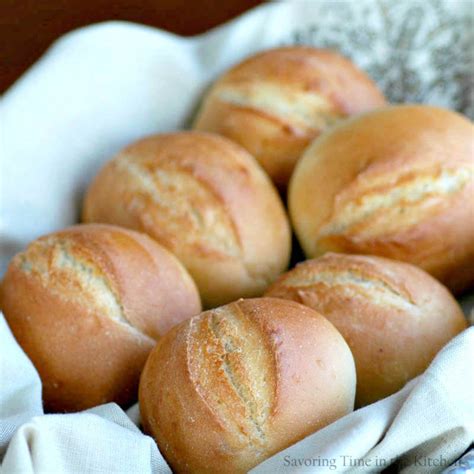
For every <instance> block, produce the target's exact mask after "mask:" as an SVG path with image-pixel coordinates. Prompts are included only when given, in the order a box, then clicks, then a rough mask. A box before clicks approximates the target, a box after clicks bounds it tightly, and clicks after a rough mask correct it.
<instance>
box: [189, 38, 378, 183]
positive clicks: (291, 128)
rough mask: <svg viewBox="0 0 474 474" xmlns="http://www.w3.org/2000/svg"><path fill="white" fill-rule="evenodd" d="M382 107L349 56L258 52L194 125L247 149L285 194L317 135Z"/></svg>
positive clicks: (223, 84)
mask: <svg viewBox="0 0 474 474" xmlns="http://www.w3.org/2000/svg"><path fill="white" fill-rule="evenodd" d="M384 104H385V99H384V97H383V95H382V94H381V93H380V91H379V90H378V89H377V87H376V85H375V84H374V83H373V82H372V81H371V80H370V79H369V78H368V77H367V76H366V75H365V74H364V73H363V72H362V71H360V70H359V69H357V68H356V67H355V66H354V64H352V63H351V62H350V61H349V60H347V59H346V58H344V57H342V56H340V55H339V54H337V53H335V52H333V51H330V50H324V49H316V48H310V47H301V46H297V47H287V48H279V49H272V50H269V51H264V52H262V53H259V54H256V55H255V56H252V57H251V58H249V59H247V60H245V61H243V62H241V63H240V64H238V65H237V66H234V67H233V68H232V69H230V70H229V71H228V72H227V73H225V74H224V75H223V76H222V77H221V78H220V79H219V80H218V81H217V82H216V83H215V84H214V86H213V87H212V88H211V90H210V92H209V93H208V95H207V97H206V99H205V101H204V104H203V106H202V108H201V110H200V112H199V114H198V116H197V118H196V121H195V125H194V127H195V128H196V129H197V130H204V131H210V132H215V133H219V134H221V135H224V136H226V137H228V138H230V139H232V140H234V141H235V142H237V143H239V144H240V145H242V146H243V147H244V148H246V149H247V150H248V151H249V152H250V153H251V154H252V155H254V156H255V157H256V158H257V160H258V161H259V162H260V164H261V165H262V166H263V168H264V169H265V170H266V171H267V173H268V174H269V175H270V176H271V178H272V179H273V180H274V182H275V183H276V184H277V185H278V186H279V187H280V188H281V189H284V188H285V187H286V184H287V183H288V180H289V178H290V176H291V172H292V170H293V168H294V166H295V164H296V162H297V160H298V158H299V157H300V155H301V153H302V152H303V150H304V149H305V148H306V146H307V145H308V144H309V143H310V142H311V140H313V139H314V138H315V137H316V136H317V135H318V134H319V133H321V132H322V131H323V130H325V129H327V128H328V127H330V126H331V125H333V124H334V123H336V122H337V121H339V120H340V119H341V118H344V117H346V116H349V115H354V114H358V113H361V112H365V111H367V110H370V109H373V108H377V107H380V106H382V105H384Z"/></svg>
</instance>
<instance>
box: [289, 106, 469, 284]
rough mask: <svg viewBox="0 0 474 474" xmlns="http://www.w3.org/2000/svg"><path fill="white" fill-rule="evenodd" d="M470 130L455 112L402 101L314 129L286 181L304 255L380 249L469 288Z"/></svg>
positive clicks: (291, 209) (367, 252) (390, 256)
mask: <svg viewBox="0 0 474 474" xmlns="http://www.w3.org/2000/svg"><path fill="white" fill-rule="evenodd" d="M473 130H474V128H473V126H472V124H471V123H470V122H469V121H468V120H467V119H465V118H463V117H462V116H460V115H458V114H456V113H454V112H450V111H448V110H443V109H439V108H435V107H429V106H416V105H407V106H392V107H387V108H384V109H380V110H379V111H374V112H371V113H368V114H366V115H363V116H361V117H360V118H354V119H351V120H348V121H346V122H344V123H342V124H340V125H338V126H336V127H335V128H333V129H332V130H331V131H329V132H327V133H326V134H324V135H323V136H321V137H320V138H319V139H318V140H316V141H315V142H314V144H313V145H312V146H311V147H310V148H309V149H308V150H307V151H306V152H305V154H304V157H302V159H301V161H300V162H299V164H298V166H297V168H296V169H295V173H294V175H293V177H292V180H291V183H290V188H289V209H290V214H291V217H292V221H293V224H294V227H295V230H296V233H297V235H298V238H299V240H300V243H301V245H302V247H303V248H304V250H305V253H306V255H307V256H308V257H315V256H318V255H322V254H323V253H324V252H326V251H337V252H346V253H360V254H373V255H381V256H385V257H389V258H394V259H396V260H402V261H406V262H409V263H413V264H415V265H418V266H420V267H422V268H424V269H425V270H427V271H428V272H429V273H431V274H432V275H433V276H435V277H436V278H438V279H440V280H441V281H443V283H445V284H446V285H447V286H448V287H449V288H451V289H452V290H453V291H455V292H459V291H462V290H463V289H466V288H467V287H469V285H472V283H473V282H474V240H473V239H472V236H473V235H474V215H473V206H471V205H469V203H471V202H472V196H473V195H474V142H473V140H474V138H473V137H474V135H473Z"/></svg>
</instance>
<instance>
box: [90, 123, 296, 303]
mask: <svg viewBox="0 0 474 474" xmlns="http://www.w3.org/2000/svg"><path fill="white" fill-rule="evenodd" d="M83 218H84V221H86V222H108V223H111V224H118V225H122V226H124V227H129V228H132V229H137V230H141V231H143V232H146V233H147V234H149V235H150V236H151V237H153V238H154V239H155V240H157V241H158V242H159V243H161V244H162V245H164V246H165V247H166V248H168V249H169V250H170V251H171V252H173V253H174V254H175V255H176V256H177V257H178V258H179V259H180V260H181V261H182V262H183V263H184V265H185V266H186V267H187V269H188V270H189V272H190V273H191V275H192V276H193V278H194V280H195V281H196V283H197V286H198V288H199V290H200V292H201V296H202V299H203V303H204V304H205V306H206V307H212V306H216V305H219V304H221V303H227V302H229V301H233V300H235V299H237V298H239V297H243V296H260V295H261V294H262V293H263V291H264V290H265V289H266V287H267V286H268V285H269V284H270V283H271V282H272V281H273V280H274V279H275V278H276V277H277V276H278V275H279V274H280V273H281V272H282V271H284V270H285V268H286V267H287V265H288V260H289V254H290V244H291V243H290V227H289V223H288V218H287V216H286V213H285V210H284V208H283V204H282V203H281V201H280V198H279V196H278V194H277V192H276V190H275V189H274V187H273V185H272V183H271V182H270V180H269V179H268V177H267V176H266V175H265V173H264V172H263V171H262V170H261V168H260V167H259V166H258V164H257V162H256V161H255V160H254V159H253V158H252V157H251V156H250V155H249V154H248V153H247V152H246V151H245V150H244V149H242V148H240V147H239V146H238V145H235V144H234V143H232V142H231V141H229V140H227V139H225V138H222V137H219V136H217V135H210V134H204V133H197V132H182V133H173V134H169V135H155V136H152V137H149V138H145V139H144V140H141V141H139V142H136V143H134V144H132V145H131V146H129V147H128V148H126V149H125V150H123V151H122V152H121V153H119V155H118V156H117V157H116V158H115V159H113V160H112V161H110V162H109V163H108V164H107V165H106V166H105V167H104V168H103V169H102V171H101V172H100V173H99V174H98V176H97V177H96V178H95V180H94V182H93V183H92V185H91V186H90V188H89V190H88V192H87V195H86V198H85V202H84V213H83Z"/></svg>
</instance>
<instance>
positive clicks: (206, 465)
mask: <svg viewBox="0 0 474 474" xmlns="http://www.w3.org/2000/svg"><path fill="white" fill-rule="evenodd" d="M354 393H355V369H354V361H353V358H352V354H351V352H350V350H349V348H348V347H347V344H346V343H345V342H344V339H343V338H342V337H341V335H340V334H339V333H338V331H336V329H335V328H334V327H333V326H332V324H330V323H329V322H328V321H327V320H326V319H325V318H323V317H322V316H321V315H319V314H318V313H316V312H315V311H314V310H312V309H310V308H306V307H305V306H303V305H300V304H297V303H294V302H292V301H284V300H278V299H273V298H257V299H250V300H240V301H237V302H234V303H231V304H228V305H226V306H222V307H220V308H217V309H214V310H211V311H206V312H204V313H202V314H200V315H198V316H196V317H194V318H192V319H190V320H188V321H186V322H184V323H182V324H180V325H179V326H177V327H176V328H174V329H173V330H172V331H170V332H169V333H168V334H167V335H166V336H165V337H164V338H163V339H161V341H160V342H159V343H158V345H157V347H156V348H155V349H154V350H153V351H152V353H151V354H150V357H149V358H148V361H147V363H146V365H145V369H144V370H143V374H142V377H141V379H140V391H139V400H140V411H141V415H142V422H143V425H144V427H145V430H146V431H147V432H149V433H151V434H152V435H153V436H154V438H155V439H156V441H157V443H158V446H159V448H160V451H161V453H162V454H163V455H164V456H165V458H166V460H167V461H168V462H169V464H170V465H171V468H172V469H173V472H176V473H180V472H192V473H200V472H203V473H204V472H206V473H232V474H235V473H240V472H242V473H243V472H247V471H248V470H249V469H251V468H252V467H254V466H255V465H257V464H259V463H260V462H262V461H263V460H265V459H266V458H267V457H269V456H271V455H272V454H273V453H275V452H277V451H280V450H282V449H284V448H286V447H287V446H289V445H291V444H293V443H295V442H296V441H298V440H300V439H302V438H304V437H305V436H307V435H309V434H310V433H312V432H314V431H316V430H318V429H320V428H323V427H324V426H326V425H328V424H329V423H331V422H333V421H334V420H336V419H338V418H340V417H342V416H344V415H346V414H347V413H349V412H350V411H352V409H353V403H354Z"/></svg>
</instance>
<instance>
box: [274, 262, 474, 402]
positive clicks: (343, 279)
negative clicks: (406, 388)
mask: <svg viewBox="0 0 474 474" xmlns="http://www.w3.org/2000/svg"><path fill="white" fill-rule="evenodd" d="M266 295H267V296H271V297H275V298H284V299H289V300H293V301H296V302H298V303H302V304H305V305H307V306H309V307H311V308H313V309H315V310H317V311H318V312H320V313H321V314H323V315H324V316H326V317H327V318H328V319H329V321H331V322H332V323H333V324H334V325H335V326H336V328H337V329H338V330H339V331H340V332H341V334H342V335H343V336H344V338H345V339H346V342H347V343H348V344H349V347H350V348H351V350H352V353H353V355H354V359H355V363H356V368H357V396H356V404H357V405H359V406H360V405H366V404H369V403H372V402H375V401H377V400H379V399H381V398H384V397H386V396H388V395H391V394H392V393H394V392H396V391H397V390H399V389H401V388H402V387H403V385H404V384H405V383H406V382H408V381H409V380H410V379H412V378H414V377H416V376H417V375H419V374H420V373H422V372H423V371H424V370H425V369H426V367H427V366H428V365H429V363H430V362H431V360H432V359H433V358H434V356H435V355H436V353H437V352H438V351H439V350H440V349H441V348H442V347H443V346H444V345H445V344H446V343H447V342H448V341H449V340H450V339H451V338H453V337H454V336H455V335H457V334H458V333H459V332H461V331H462V330H464V329H465V328H466V327H467V323H466V320H465V319H464V316H463V313H462V311H461V308H460V307H459V305H458V304H457V302H456V300H455V299H454V298H453V297H452V295H451V294H450V293H449V291H448V290H447V289H446V288H445V287H444V286H443V285H441V284H440V283H439V282H438V281H436V280H435V279H434V278H432V277H431V276H430V275H428V274H427V273H425V272H424V271H423V270H421V269H419V268H417V267H415V266H413V265H409V264H406V263H402V262H396V261H394V260H389V259H386V258H381V257H373V256H360V255H344V254H332V253H327V254H325V255H324V256H323V257H320V258H318V259H314V260H307V261H305V262H303V263H301V264H299V265H297V266H296V267H295V268H294V269H293V270H291V271H289V272H287V273H285V274H284V275H282V276H281V277H280V278H279V279H278V280H277V282H275V284H274V285H272V286H271V287H270V288H269V289H268V291H267V292H266Z"/></svg>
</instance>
